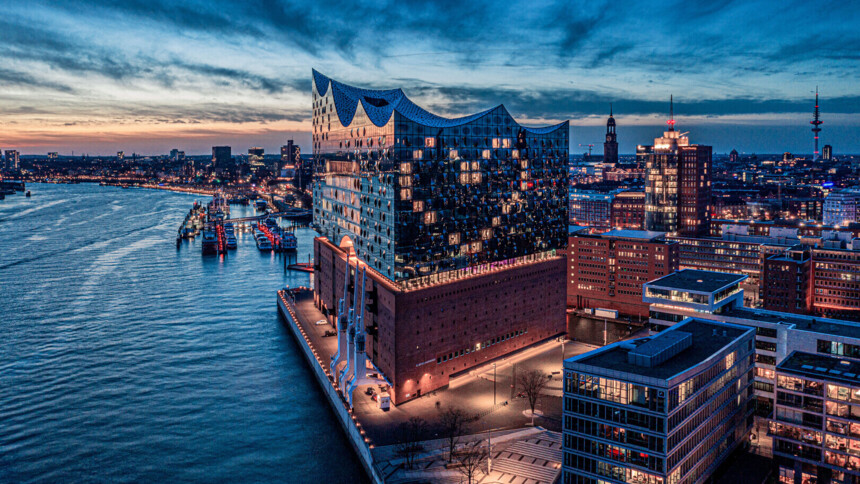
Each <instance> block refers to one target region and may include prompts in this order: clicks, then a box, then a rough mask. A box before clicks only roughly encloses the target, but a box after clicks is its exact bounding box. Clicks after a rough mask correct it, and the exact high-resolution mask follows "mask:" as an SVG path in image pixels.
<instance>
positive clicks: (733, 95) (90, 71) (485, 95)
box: [0, 0, 860, 154]
mask: <svg viewBox="0 0 860 484" xmlns="http://www.w3.org/2000/svg"><path fill="white" fill-rule="evenodd" d="M858 25H860V5H858V4H857V3H855V2H845V1H839V2H831V1H818V2H810V1H791V0H778V1H755V0H743V1H731V0H709V1H691V0H683V1H677V2H642V1H626V0H618V1H610V2H605V1H599V0H594V1H576V0H565V1H557V2H544V1H541V0H525V1H521V2H517V1H511V2H499V1H498V0H488V1H485V0H468V1H463V0H435V1H413V0H391V1H382V2H360V1H349V2H340V1H329V0H316V1H313V2H292V1H287V0H244V1H235V2H231V1H219V0H207V1H200V2H179V1H172V0H91V1H84V0H74V1H72V0H53V1H50V2H40V1H35V0H28V1H16V0H7V1H3V2H0V38H2V41H0V85H2V86H3V88H2V89H0V148H3V149H6V148H18V149H19V150H20V151H21V152H23V153H44V152H46V151H60V152H62V153H71V151H72V150H74V151H75V153H76V154H77V153H84V152H87V153H91V154H96V153H103V154H107V153H112V152H115V151H117V150H125V151H126V153H130V152H132V151H135V152H138V153H163V152H166V151H168V150H169V149H171V148H179V149H184V150H185V151H186V152H188V153H193V154H198V153H206V152H210V147H211V146H212V145H214V144H230V145H232V146H233V147H234V152H244V151H245V150H246V148H247V147H249V146H263V147H265V148H266V151H267V152H271V151H274V150H276V148H277V147H279V146H280V145H281V144H283V143H284V141H285V140H286V139H289V138H294V139H296V141H297V142H298V143H299V144H300V145H302V147H303V149H304V151H307V150H308V149H309V147H310V114H311V99H310V86H311V82H310V77H311V68H312V67H315V68H317V69H318V70H320V71H321V72H323V73H324V74H326V75H329V76H331V77H334V78H336V79H339V80H342V81H344V82H348V83H352V84H357V85H361V86H368V87H379V88H391V87H401V88H403V90H404V91H405V92H406V94H407V95H408V96H409V97H411V98H412V99H413V100H415V101H416V102H418V103H419V104H422V105H424V106H426V107H428V108H429V109H431V110H433V111H435V112H438V113H439V114H443V115H452V116H453V115H462V114H467V113H470V112H473V111H476V110H479V109H484V108H487V107H491V106H493V105H496V104H498V103H504V104H505V105H506V106H507V108H508V109H509V111H511V113H512V114H513V115H514V116H515V117H517V118H518V119H520V120H522V121H523V122H525V123H530V124H535V125H539V124H547V123H554V122H557V121H560V120H564V119H570V120H571V130H572V131H571V145H572V149H573V151H574V152H578V151H582V150H583V149H585V148H582V147H580V145H588V144H589V143H594V144H599V143H601V142H602V133H603V128H602V127H601V125H603V124H604V123H605V119H606V115H607V112H608V110H609V103H613V106H614V110H615V114H616V118H617V119H618V124H619V127H618V133H619V142H620V145H621V151H622V152H624V153H629V152H632V151H633V150H634V149H635V145H636V144H637V143H650V142H651V141H652V138H654V137H655V136H657V135H659V133H660V131H661V130H662V129H663V126H665V124H664V122H665V119H666V117H667V111H668V99H669V95H670V94H674V96H675V100H676V103H675V113H676V119H677V120H678V122H677V123H678V124H677V126H678V127H679V128H680V129H681V130H684V131H687V130H689V131H690V132H691V133H690V137H691V139H692V141H693V142H698V143H703V144H711V145H713V146H714V149H715V151H717V152H727V151H729V150H731V149H732V148H737V149H738V150H739V151H742V152H758V153H768V152H769V153H773V152H782V151H792V152H795V153H809V152H811V151H812V134H811V133H810V131H809V128H810V126H809V118H810V116H811V111H812V106H813V101H812V97H813V94H812V93H813V91H814V89H815V86H816V85H819V86H820V89H821V94H822V101H821V108H822V111H823V120H824V125H823V132H822V134H821V137H822V143H829V144H832V145H833V146H834V152H836V153H846V152H851V153H860V119H858V113H860V83H858V82H857V78H858V75H860V29H858V28H857V26H858Z"/></svg>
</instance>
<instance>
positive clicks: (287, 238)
mask: <svg viewBox="0 0 860 484" xmlns="http://www.w3.org/2000/svg"><path fill="white" fill-rule="evenodd" d="M298 242H299V241H298V239H297V238H296V234H294V233H292V232H284V233H283V235H281V248H282V249H284V250H291V251H292V250H296V249H297V248H298Z"/></svg>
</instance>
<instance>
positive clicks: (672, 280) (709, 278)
mask: <svg viewBox="0 0 860 484" xmlns="http://www.w3.org/2000/svg"><path fill="white" fill-rule="evenodd" d="M746 278H747V276H745V275H740V274H729V273H727V272H714V271H702V270H699V269H683V270H680V271H678V272H673V273H672V274H669V275H668V276H663V277H661V278H660V279H655V280H653V281H651V282H648V283H647V284H648V285H649V286H658V287H666V288H669V289H678V290H682V291H699V292H716V291H719V290H720V289H722V288H724V287H726V286H730V285H732V284H737V283H739V282H741V281H743V280H744V279H746Z"/></svg>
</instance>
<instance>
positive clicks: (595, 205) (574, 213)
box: [568, 188, 615, 227]
mask: <svg viewBox="0 0 860 484" xmlns="http://www.w3.org/2000/svg"><path fill="white" fill-rule="evenodd" d="M614 198H615V192H612V193H606V192H599V191H596V190H583V189H579V188H573V189H571V190H570V196H569V200H570V201H569V205H568V220H569V221H570V224H571V225H588V226H592V227H609V219H610V211H611V207H612V202H613V199H614Z"/></svg>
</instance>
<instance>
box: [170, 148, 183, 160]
mask: <svg viewBox="0 0 860 484" xmlns="http://www.w3.org/2000/svg"><path fill="white" fill-rule="evenodd" d="M184 159H185V152H184V151H181V150H179V149H176V148H173V149H172V150H170V161H182V160H184Z"/></svg>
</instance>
